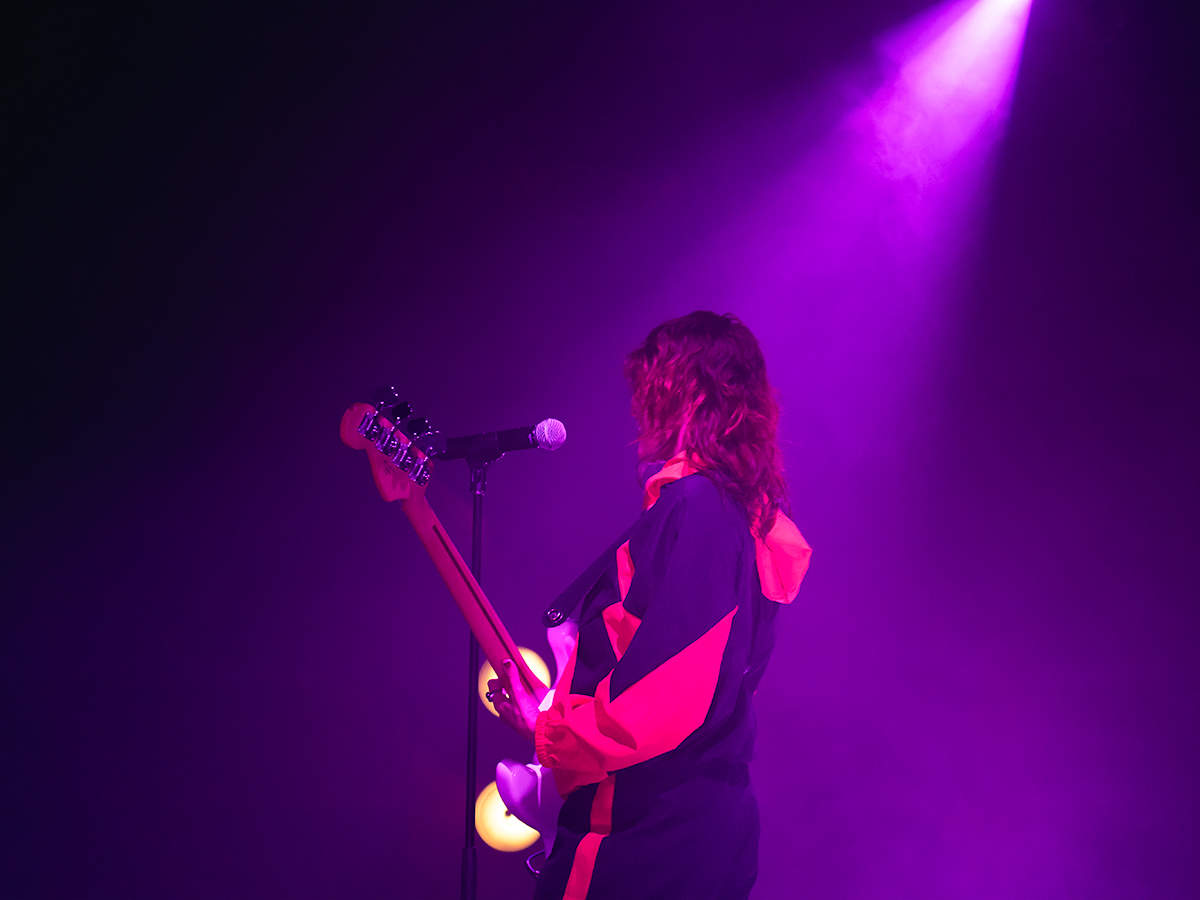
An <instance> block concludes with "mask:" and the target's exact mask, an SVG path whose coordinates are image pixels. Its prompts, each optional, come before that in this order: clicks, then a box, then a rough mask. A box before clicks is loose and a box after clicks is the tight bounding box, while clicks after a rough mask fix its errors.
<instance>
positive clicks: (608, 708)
mask: <svg viewBox="0 0 1200 900" xmlns="http://www.w3.org/2000/svg"><path fill="white" fill-rule="evenodd" d="M625 375H626V378H627V379H628V381H629V384H630V387H631V388H632V391H633V414H634V416H635V417H636V419H637V422H638V426H639V430H640V438H639V443H638V457H639V461H640V469H641V471H642V474H643V481H644V486H645V497H644V509H645V511H644V512H643V513H642V515H641V517H640V518H639V519H638V520H637V522H636V523H635V524H634V525H633V526H632V527H631V528H630V530H629V531H628V532H627V533H626V534H624V535H622V536H621V537H620V538H619V539H618V540H617V542H615V543H614V545H613V546H612V547H610V548H609V549H608V550H606V551H605V554H604V555H603V556H602V557H601V559H599V560H597V562H596V564H594V565H593V566H592V567H590V568H589V570H588V571H587V572H586V573H585V575H584V576H583V577H581V578H580V579H579V580H578V581H576V583H575V584H574V585H572V586H571V587H570V588H568V589H567V591H566V592H565V593H564V594H563V595H562V596H561V597H560V598H559V599H558V600H557V601H556V603H555V606H556V607H557V608H559V609H564V610H566V609H572V608H574V607H575V606H576V605H577V604H578V607H579V611H578V622H579V637H578V644H577V646H576V648H575V651H574V652H573V653H572V655H571V658H570V661H569V662H568V663H567V665H566V667H565V671H564V673H563V675H562V678H561V680H560V682H559V685H558V690H557V692H556V695H555V698H554V701H553V703H552V704H551V705H550V707H549V708H548V709H546V710H545V711H542V712H539V711H538V705H537V701H536V700H535V699H534V698H533V697H532V696H531V695H529V694H528V693H527V692H526V691H524V689H523V688H522V686H521V681H520V679H519V678H515V679H514V678H512V677H511V676H512V675H513V674H514V670H513V668H512V664H511V661H506V662H505V665H504V673H502V675H501V677H500V678H498V679H496V680H494V681H492V682H491V684H490V687H491V689H492V693H491V694H490V696H491V697H492V698H493V702H494V704H495V707H496V710H497V712H499V714H500V716H501V718H502V719H503V720H504V721H505V722H506V723H508V724H509V725H510V726H511V727H513V728H514V729H515V730H516V731H517V732H518V733H520V734H522V735H524V736H526V737H528V738H529V739H530V740H532V741H533V742H534V745H535V747H536V752H537V757H538V760H539V761H540V762H541V763H542V764H543V765H545V766H548V767H550V768H551V769H552V770H553V772H554V778H555V781H556V783H557V786H558V790H559V792H560V793H561V794H562V795H563V796H564V797H565V798H566V801H565V804H564V806H563V809H562V811H561V813H560V815H559V820H558V830H557V834H556V837H555V843H554V849H553V852H552V853H551V854H550V856H549V858H548V859H547V860H546V862H545V865H544V867H543V870H542V874H541V875H540V876H539V878H538V882H537V887H536V891H535V897H536V898H556V900H557V898H564V897H565V898H585V897H586V898H591V900H597V898H620V900H630V898H642V897H644V898H650V897H658V898H682V897H687V898H721V900H724V898H742V897H747V896H748V895H749V893H750V889H751V887H752V885H753V884H754V881H755V878H756V877H757V874H758V836H759V824H758V807H757V804H756V802H755V799H754V793H753V791H752V789H751V787H750V781H749V774H748V767H747V764H748V763H749V761H750V758H751V756H752V753H753V748H754V735H755V719H754V709H753V703H752V698H753V695H754V691H755V688H756V687H757V685H758V683H759V679H760V678H761V677H762V674H763V670H764V668H765V666H766V663H767V659H768V657H769V655H770V652H771V648H772V645H773V642H774V636H773V622H774V618H775V614H776V612H777V610H778V608H779V605H780V604H786V603H790V602H791V601H792V600H793V599H794V598H795V596H796V593H797V591H798V589H799V587H800V581H801V579H802V578H803V576H804V572H805V570H806V569H807V567H808V560H809V557H810V555H811V552H812V551H811V550H810V549H809V547H808V544H807V543H806V542H805V541H804V538H803V537H802V536H801V535H800V532H799V531H798V530H797V529H796V526H795V525H794V524H793V523H792V522H791V520H790V519H788V517H787V516H786V515H784V513H783V512H782V511H781V509H780V506H781V504H782V503H784V502H785V497H786V488H785V484H784V480H783V474H782V465H781V459H780V451H779V447H778V444H777V441H776V426H777V422H778V408H777V406H776V404H775V400H774V398H773V395H772V389H771V387H770V385H769V384H768V382H767V375H766V365H765V362H764V360H763V356H762V352H761V350H760V349H759V345H758V341H757V340H756V339H755V337H754V335H753V334H751V332H750V330H749V329H748V328H747V327H746V326H745V325H743V324H742V323H741V322H740V321H738V319H737V318H735V317H734V316H732V315H723V316H721V315H717V314H715V313H711V312H694V313H692V314H690V315H687V316H684V317H682V318H679V319H673V320H671V321H668V322H665V323H663V324H662V325H659V326H658V327H657V328H655V329H654V330H653V331H651V332H650V335H649V336H648V337H647V338H646V340H645V342H644V343H643V344H642V345H641V346H640V347H638V348H637V349H636V350H634V351H633V352H632V353H631V354H630V355H629V357H628V359H626V361H625Z"/></svg>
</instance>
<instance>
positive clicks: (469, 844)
mask: <svg viewBox="0 0 1200 900" xmlns="http://www.w3.org/2000/svg"><path fill="white" fill-rule="evenodd" d="M480 437H481V438H483V439H484V440H481V441H477V442H476V444H477V445H476V446H474V447H472V448H471V452H470V453H468V454H467V455H466V460H467V466H468V467H469V468H470V470H471V497H472V503H471V574H472V575H474V576H475V580H476V581H478V582H482V580H483V579H482V578H481V576H480V569H481V568H482V561H483V494H484V491H486V490H487V470H488V467H489V466H490V465H491V464H492V463H494V462H495V461H496V460H498V459H499V458H500V457H501V456H503V455H504V454H503V453H501V452H500V448H499V447H498V446H496V437H495V435H494V434H493V435H481V436H480ZM489 437H490V438H491V440H490V441H488V440H487V438H489ZM489 443H490V444H491V446H488V444H489ZM479 445H482V446H479ZM478 673H479V641H477V640H476V639H475V635H474V634H472V635H471V644H470V649H469V650H468V652H467V791H466V801H467V802H466V837H465V841H464V843H463V854H462V884H461V888H462V890H461V898H462V900H475V890H476V879H477V874H478V859H477V857H476V853H475V793H476V784H477V780H476V779H477V775H476V761H477V757H478V755H479V704H478V702H476V699H475V694H476V687H475V684H476V679H478V677H479V674H478Z"/></svg>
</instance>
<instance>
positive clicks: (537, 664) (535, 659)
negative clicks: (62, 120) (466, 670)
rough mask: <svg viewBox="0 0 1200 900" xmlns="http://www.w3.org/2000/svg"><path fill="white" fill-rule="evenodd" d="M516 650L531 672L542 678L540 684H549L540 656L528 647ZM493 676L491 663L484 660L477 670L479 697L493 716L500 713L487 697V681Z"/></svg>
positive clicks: (494, 674) (547, 672) (547, 674)
mask: <svg viewBox="0 0 1200 900" xmlns="http://www.w3.org/2000/svg"><path fill="white" fill-rule="evenodd" d="M517 650H518V651H519V652H520V654H521V656H522V658H524V660H525V663H526V665H528V666H529V668H530V670H531V671H532V672H533V674H534V675H536V676H537V677H538V678H540V679H542V684H549V683H550V670H549V669H548V668H547V667H546V663H545V662H544V661H543V660H542V658H541V657H540V656H538V655H537V654H536V653H535V652H534V651H532V650H530V649H529V648H528V647H518V648H517ZM495 677H496V670H495V669H493V668H492V664H491V663H490V662H485V663H484V664H483V667H482V668H481V669H480V670H479V699H480V700H481V701H482V702H483V705H484V706H485V707H486V708H487V711H488V712H490V713H491V714H492V715H493V716H498V715H500V714H499V713H498V712H496V708H495V707H494V706H492V704H491V703H489V702H488V698H487V690H488V686H487V684H488V681H490V680H491V679H493V678H495Z"/></svg>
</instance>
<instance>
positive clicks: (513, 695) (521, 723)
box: [487, 659, 538, 741]
mask: <svg viewBox="0 0 1200 900" xmlns="http://www.w3.org/2000/svg"><path fill="white" fill-rule="evenodd" d="M501 665H502V666H503V668H504V671H503V672H502V673H501V675H500V677H499V678H492V679H490V680H489V681H488V690H487V698H488V699H489V700H490V701H492V706H494V707H496V712H498V713H499V714H500V718H501V720H503V722H504V723H505V724H506V725H508V727H509V728H511V729H512V730H513V731H515V732H516V733H517V734H519V735H521V737H524V738H528V739H529V740H531V741H532V740H533V730H534V728H535V727H536V726H537V717H538V702H537V700H536V699H535V698H534V696H533V695H532V694H531V693H529V691H527V690H525V684H524V682H522V681H521V677H520V676H519V675H518V674H517V667H516V666H514V665H513V661H512V660H511V659H506V660H504V662H503V663H502V664H501Z"/></svg>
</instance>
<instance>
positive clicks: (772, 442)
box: [625, 311, 787, 537]
mask: <svg viewBox="0 0 1200 900" xmlns="http://www.w3.org/2000/svg"><path fill="white" fill-rule="evenodd" d="M625 378H626V380H627V381H628V382H629V386H630V388H631V389H632V391H633V415H634V417H635V418H636V419H637V421H638V428H639V431H640V433H641V437H640V440H639V444H638V456H639V458H640V459H641V460H642V462H643V463H646V462H649V461H662V460H667V459H670V458H672V457H674V456H676V455H678V454H685V455H686V456H687V457H688V458H689V459H690V460H691V461H692V464H693V465H695V466H696V467H697V468H698V469H700V471H701V472H703V473H704V474H705V475H707V476H708V477H709V478H711V479H712V480H713V482H714V483H715V484H717V486H718V487H720V488H721V489H722V490H723V491H724V492H725V493H726V494H727V495H728V496H729V497H730V498H732V499H733V500H734V501H735V502H736V503H737V504H738V505H739V506H741V508H742V509H743V510H744V511H745V513H746V519H747V521H748V522H749V523H750V526H751V528H753V529H754V531H755V532H756V533H757V534H759V536H760V537H765V536H766V534H767V532H768V531H770V529H771V526H772V525H773V524H774V521H775V513H776V512H777V511H778V510H779V509H780V508H781V507H782V506H784V505H785V504H786V503H787V485H786V483H785V482H784V479H783V458H782V454H781V453H780V450H779V443H778V440H777V437H776V431H777V429H778V426H779V405H778V404H777V403H776V401H775V394H774V390H773V389H772V388H771V385H770V383H769V382H768V381H767V365H766V361H765V360H764V359H763V355H762V350H761V349H760V348H759V346H758V340H757V339H756V338H755V337H754V335H753V334H752V333H751V331H750V329H749V328H747V327H746V326H745V325H743V324H742V322H741V321H740V320H739V319H738V318H737V317H736V316H734V315H731V314H729V313H726V314H725V315H717V314H716V313H714V312H707V311H697V312H694V313H690V314H688V315H686V316H682V317H681V318H678V319H671V320H670V321H668V322H663V323H662V324H661V325H659V326H658V327H656V328H654V329H653V330H652V331H651V332H650V334H649V336H647V338H646V340H645V341H644V342H643V343H642V345H641V346H640V347H638V348H637V349H636V350H634V351H633V352H632V353H630V354H629V356H628V357H626V359H625Z"/></svg>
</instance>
